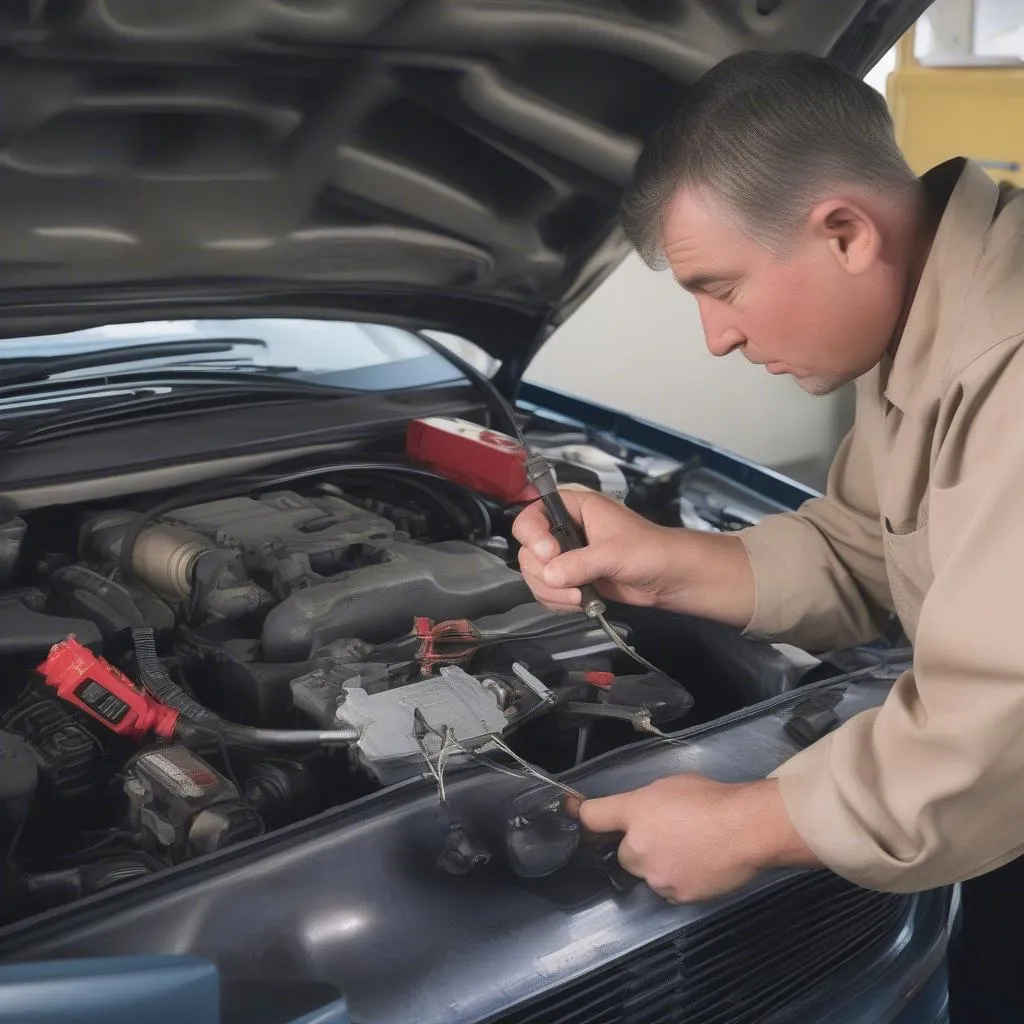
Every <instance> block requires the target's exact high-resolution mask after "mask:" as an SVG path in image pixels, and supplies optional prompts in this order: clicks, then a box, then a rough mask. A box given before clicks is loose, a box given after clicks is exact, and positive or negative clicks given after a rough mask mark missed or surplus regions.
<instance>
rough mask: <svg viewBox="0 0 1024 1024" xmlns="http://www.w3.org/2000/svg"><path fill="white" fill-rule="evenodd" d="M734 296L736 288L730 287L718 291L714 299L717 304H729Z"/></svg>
mask: <svg viewBox="0 0 1024 1024" xmlns="http://www.w3.org/2000/svg"><path fill="white" fill-rule="evenodd" d="M735 294H736V286H735V285H732V286H731V287H729V288H722V289H719V291H718V294H717V295H715V298H716V299H718V300H719V302H731V301H732V299H733V296H734V295H735Z"/></svg>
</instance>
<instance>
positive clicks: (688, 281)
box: [675, 274, 731, 292]
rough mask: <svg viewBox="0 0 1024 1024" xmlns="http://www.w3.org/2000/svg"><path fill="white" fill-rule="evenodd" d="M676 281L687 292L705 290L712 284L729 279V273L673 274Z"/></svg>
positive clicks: (721, 282)
mask: <svg viewBox="0 0 1024 1024" xmlns="http://www.w3.org/2000/svg"><path fill="white" fill-rule="evenodd" d="M675 279H676V283H677V284H678V285H679V287H680V288H685V289H686V290H687V291H688V292H703V291H707V290H708V288H710V287H711V286H712V285H716V284H723V283H724V282H726V281H728V280H730V279H731V275H729V274H695V275H694V276H693V277H680V276H679V275H678V274H676V275H675Z"/></svg>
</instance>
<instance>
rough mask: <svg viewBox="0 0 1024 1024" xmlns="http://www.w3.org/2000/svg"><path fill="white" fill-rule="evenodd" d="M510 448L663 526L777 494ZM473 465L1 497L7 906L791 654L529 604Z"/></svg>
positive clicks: (681, 468) (652, 620)
mask: <svg viewBox="0 0 1024 1024" xmlns="http://www.w3.org/2000/svg"><path fill="white" fill-rule="evenodd" d="M442 426H443V427H444V429H455V430H456V432H463V433H465V432H469V434H471V435H472V434H473V432H474V431H480V430H481V429H482V428H478V427H476V426H475V425H473V424H466V423H461V422H459V421H454V427H453V424H452V423H448V424H443V425H442ZM486 433H487V435H488V436H487V437H484V438H483V443H484V444H485V445H490V446H491V447H492V448H494V449H505V448H509V447H510V444H509V441H510V439H507V438H502V437H501V436H498V435H495V434H494V432H493V431H491V432H486ZM530 442H531V445H534V446H536V448H537V449H538V450H541V451H544V452H545V454H546V455H547V457H548V459H549V460H550V461H551V463H552V465H553V466H554V467H555V469H556V472H557V475H558V478H559V481H560V482H564V483H569V482H573V483H578V484H581V485H584V486H589V487H592V488H594V489H597V490H601V491H603V492H605V493H607V494H609V495H610V496H612V497H614V498H615V499H616V500H620V501H624V502H625V503H627V504H628V505H630V506H631V507H633V508H634V509H635V510H637V511H639V512H641V513H642V514H644V515H646V516H648V517H649V518H651V519H653V520H655V521H658V522H661V523H663V524H666V525H685V526H688V527H690V528H694V529H707V530H725V529H735V528H737V527H739V526H743V525H747V524H748V523H750V522H754V521H756V520H757V518H758V516H759V515H761V514H764V513H766V512H768V511H772V509H771V508H770V507H768V506H766V505H765V504H764V503H763V502H762V501H761V500H760V499H759V498H758V497H757V495H756V494H755V492H753V491H750V492H747V491H746V490H745V489H744V488H741V487H739V485H735V484H733V483H731V482H730V481H728V480H727V479H725V478H718V477H717V476H716V474H714V473H711V472H710V471H708V470H707V469H706V467H702V466H699V465H683V464H680V463H677V462H673V461H672V460H670V459H664V458H661V457H653V456H651V455H649V454H645V453H643V452H639V451H627V450H626V449H622V448H618V447H616V446H614V445H605V446H598V445H595V444H593V443H592V439H591V438H588V437H585V436H577V435H575V434H574V433H573V432H572V431H564V430H556V429H550V428H549V429H544V430H539V431H538V432H536V433H534V434H531V437H530ZM471 461H472V460H469V461H467V460H466V459H465V458H460V461H459V462H458V463H457V465H455V467H454V468H451V467H450V469H451V471H449V472H445V471H443V470H440V471H439V468H438V466H437V465H431V464H430V460H429V458H428V457H427V456H425V455H424V454H423V453H419V457H418V458H410V457H408V455H393V456H391V457H388V458H380V457H378V458H377V459H375V460H353V461H351V462H346V463H334V464H313V465H307V466H303V467H301V468H296V469H294V470H293V471H292V472H291V473H289V475H287V476H280V477H276V478H269V477H268V478H259V479H244V480H242V479H235V480H225V481H222V482H217V483H214V484H204V485H203V486H202V488H196V489H193V490H188V491H184V490H183V491H178V492H176V493H174V494H170V495H166V494H164V495H160V496H154V495H152V494H149V495H139V496H135V497H131V498H127V499H122V500H119V501H118V502H116V503H114V502H109V503H105V504H102V505H85V506H82V507H74V506H62V507H59V508H45V509H38V510H34V511H29V512H25V513H23V514H20V515H8V516H7V517H6V518H5V519H4V521H3V522H2V523H0V663H2V665H3V677H4V685H3V688H2V691H0V758H3V759H4V764H5V771H4V775H3V779H2V781H0V843H2V848H0V849H2V854H3V856H4V858H5V864H6V866H7V868H8V870H6V871H5V872H4V879H5V883H4V884H5V892H4V895H3V902H2V905H3V917H4V920H6V921H11V920H17V919H24V918H26V917H30V916H32V915H34V914H37V913H40V912H42V911H45V910H48V909H52V908H55V907H59V906H62V905H65V904H68V903H71V902H74V901H75V900H78V899H80V898H82V897H85V896H89V895H92V894H95V893H100V892H104V891H107V890H109V889H112V888H115V887H117V886H119V885H123V884H125V883H127V882H131V881H133V880H136V879H140V878H144V877H147V876H149V875H152V874H154V873H157V872H160V871H162V870H164V869H166V868H168V867H171V866H173V865H176V864H180V863H182V862H184V861H188V860H192V859H194V858H197V857H201V856H205V855H208V854H211V853H215V852H216V851H218V850H222V849H224V848H226V847H229V846H232V845H235V844H237V843H239V842H242V841H244V840H248V839H252V838H255V837H258V836H260V835H262V834H265V833H267V832H270V831H274V830H277V829H280V828H283V827H286V826H288V825H290V824H292V823H295V822H298V821H302V820H304V819H307V818H309V817H311V816H314V815H316V814H317V813H319V812H321V811H323V810H325V809H327V808H330V807H334V806H337V805H339V804H343V803H346V802H349V801H352V800H355V799H358V798H360V797H365V796H369V795H371V794H373V793H376V792H379V791H381V790H382V789H384V788H386V787H388V786H392V785H394V784H396V783H402V782H405V781H406V780H409V779H415V778H418V777H424V776H429V775H431V774H434V775H435V778H436V772H435V768H436V766H437V764H438V763H440V761H441V760H443V761H444V763H445V767H446V769H447V771H448V772H453V771H459V770H463V769H466V768H469V767H472V766H473V765H474V764H479V763H481V762H487V763H491V764H498V765H499V770H500V759H501V756H502V751H505V752H506V753H508V754H510V755H511V756H513V757H514V758H523V759H527V760H528V761H529V762H530V763H532V764H536V765H538V766H540V767H541V769H542V770H543V771H545V772H548V773H554V772H558V771H562V770H564V769H566V768H568V767H571V766H573V765H574V764H579V763H581V762H582V761H583V760H586V759H589V758H590V757H593V756H595V755H598V754H601V753H603V752H606V751H608V750H611V749H614V748H616V747H618V746H622V745H623V744H626V743H631V742H635V741H637V740H639V739H642V738H644V737H647V736H649V735H650V734H651V733H652V732H655V733H656V732H658V731H662V730H672V729H677V728H679V727H680V726H681V725H684V724H691V723H696V722H699V721H702V720H708V719H710V718H712V717H715V716H717V715H718V714H721V713H722V712H723V711H729V710H736V709H737V708H739V707H742V706H744V705H745V704H749V703H753V702H754V701H755V700H757V699H762V698H763V697H766V696H769V695H771V694H773V693H775V692H780V691H781V690H785V689H789V688H792V687H793V686H795V685H798V684H799V682H800V681H801V680H802V679H803V678H804V677H805V676H806V674H807V672H808V670H809V667H810V666H811V665H813V663H814V659H809V658H801V657H800V656H799V655H797V656H796V657H794V656H791V655H787V654H784V653H781V652H780V651H779V650H777V649H776V648H774V647H771V646H769V645H763V644H757V643H754V642H751V641H747V640H743V639H741V638H739V637H737V636H735V634H733V633H732V632H731V631H724V630H716V629H715V628H712V627H710V626H702V625H700V624H689V625H686V624H681V623H680V622H674V623H673V625H672V626H671V628H669V629H666V628H665V627H664V624H663V623H661V622H660V621H659V620H658V618H657V616H655V615H653V614H652V615H647V616H645V615H644V614H642V613H641V612H639V611H638V610H636V609H618V608H613V609H611V610H610V611H609V618H610V620H611V623H612V627H613V629H614V631H615V633H616V634H617V635H618V638H619V642H618V643H616V642H613V639H612V638H611V637H609V636H608V635H606V634H605V633H604V632H603V631H602V630H601V629H600V628H598V626H597V625H596V624H595V622H594V621H593V620H592V619H590V618H588V617H587V616H586V615H584V614H582V613H580V614H571V615H565V614H559V613H553V612H550V611H548V610H546V609H545V608H544V607H542V606H541V605H539V604H537V603H535V602H533V601H532V600H531V594H530V591H529V589H528V587H527V586H526V584H525V582H524V581H523V579H522V577H521V576H520V574H519V572H518V571H517V568H516V565H517V550H516V547H515V542H514V541H513V539H512V536H511V525H512V522H513V521H514V519H515V516H516V514H517V513H518V512H519V511H520V510H521V509H522V507H524V504H525V503H526V502H528V501H529V500H532V499H531V498H530V495H529V494H528V493H527V492H526V491H523V490H522V487H521V485H522V481H518V482H515V481H513V485H512V486H511V490H509V484H508V481H505V480H499V479H498V477H499V476H500V474H497V475H495V473H494V472H491V471H494V470H495V467H496V466H497V468H498V469H502V471H504V470H503V467H502V466H500V465H498V464H497V463H495V462H494V461H490V462H487V463H486V468H487V469H488V471H489V472H491V477H490V478H488V479H484V478H483V477H480V476H479V474H478V475H476V476H474V475H473V474H474V470H473V466H471V465H470V464H469V463H470V462H471ZM481 465H483V464H481ZM485 475H486V474H485ZM741 492H742V493H741ZM631 644H636V647H637V650H638V651H654V652H656V663H657V664H658V665H660V666H661V667H662V669H663V671H659V672H649V671H645V670H644V669H643V668H642V667H641V666H638V665H637V664H636V663H635V662H634V661H632V660H631V659H630V658H629V657H628V656H627V654H626V653H624V647H628V646H629V645H631ZM652 656H654V655H652ZM716 676H717V677H718V678H714V677H716ZM452 744H454V746H453V745H452ZM495 757H497V758H498V761H495V760H494V759H495ZM506 764H507V761H506ZM440 785H441V784H440V783H439V786H440ZM442 793H443V787H442ZM486 856H487V854H486V851H482V850H480V849H478V848H477V847H476V846H475V844H474V840H473V837H472V836H469V835H467V834H464V833H463V832H460V831H459V828H458V827H457V826H456V825H453V824H452V823H451V822H449V825H448V827H447V831H446V832H445V833H444V834H443V835H442V836H440V837H439V848H438V866H439V867H440V868H441V869H442V870H446V871H448V872H450V873H455V874H460V873H464V872H466V871H469V870H471V869H472V867H473V866H474V864H475V863H477V862H478V861H479V860H480V859H486Z"/></svg>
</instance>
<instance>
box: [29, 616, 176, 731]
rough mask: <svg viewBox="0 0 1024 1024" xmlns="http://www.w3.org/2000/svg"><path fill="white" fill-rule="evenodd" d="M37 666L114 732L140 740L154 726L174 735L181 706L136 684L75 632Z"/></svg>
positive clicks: (64, 695)
mask: <svg viewBox="0 0 1024 1024" xmlns="http://www.w3.org/2000/svg"><path fill="white" fill-rule="evenodd" d="M38 671H39V672H40V673H41V674H42V677H43V678H44V679H45V680H46V682H47V683H48V684H49V685H50V686H52V687H53V688H54V689H55V690H56V691H57V695H58V696H59V697H60V698H61V699H62V700H66V701H67V702H68V703H69V704H74V705H75V707H76V708H79V709H80V710H81V711H84V712H85V713H86V714H87V715H90V716H91V717H92V718H95V719H96V721H97V722H101V723H102V724H103V725H105V726H106V727H107V728H108V729H110V731H111V732H116V733H118V735H120V736H127V737H129V738H131V739H137V740H141V739H143V738H144V737H145V736H147V735H148V734H149V733H151V732H155V733H156V734H157V735H158V736H163V737H164V739H168V740H169V739H172V738H173V737H174V729H175V726H176V725H177V724H178V712H177V711H176V710H175V709H174V708H169V707H167V705H165V704H161V703H160V702H159V701H158V700H157V699H156V698H155V697H153V696H151V695H150V694H148V693H147V692H146V691H145V690H143V689H141V688H140V687H138V686H136V685H135V683H133V682H132V681H131V680H130V679H129V678H128V677H127V676H126V675H125V674H124V673H123V672H119V671H118V670H117V669H116V668H114V666H113V665H111V664H110V662H108V661H104V660H103V659H102V658H101V657H99V656H98V655H96V654H93V653H92V651H90V650H89V649H88V648H87V647H83V646H82V645H81V644H80V643H79V642H78V641H77V640H76V639H75V638H74V637H73V636H69V637H68V638H67V639H66V640H62V641H61V642H60V643H59V644H54V645H53V647H51V648H50V654H49V656H48V657H47V659H46V661H44V662H43V663H42V665H40V666H39V669H38Z"/></svg>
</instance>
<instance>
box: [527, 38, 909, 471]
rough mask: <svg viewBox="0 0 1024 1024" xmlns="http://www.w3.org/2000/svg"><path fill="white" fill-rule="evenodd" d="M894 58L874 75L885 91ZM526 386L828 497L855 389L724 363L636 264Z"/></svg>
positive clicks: (657, 278)
mask: <svg viewBox="0 0 1024 1024" xmlns="http://www.w3.org/2000/svg"><path fill="white" fill-rule="evenodd" d="M894 63H895V56H894V54H893V53H889V54H887V55H886V56H885V58H884V59H883V60H882V61H880V62H879V64H878V65H877V66H876V67H875V68H874V69H873V70H872V72H871V73H870V74H869V75H868V76H867V80H868V81H869V82H870V83H871V84H872V85H873V86H874V87H875V88H876V89H878V90H879V91H884V89H885V78H886V76H887V75H888V73H889V71H891V70H892V68H893V66H894ZM526 379H527V380H531V381H534V382H536V383H538V384H543V385H547V386H548V387H553V388H558V389H559V390H564V391H571V392H573V393H574V394H577V395H580V396H581V397H583V398H588V399H590V400H591V401H595V402H600V403H601V404H603V405H607V406H611V407H612V408H615V409H619V410H621V411H623V412H626V413H630V414H632V415H635V416H639V417H642V418H643V419H647V420H653V421H656V422H659V423H662V424H665V425H666V426H670V427H672V428H674V429H676V430H680V431H682V432H684V433H687V434H690V435H691V436H695V437H698V438H700V439H702V440H705V441H709V442H711V443H712V444H715V445H718V446H720V447H723V448H727V449H729V450H730V451H734V452H737V453H738V454H740V455H743V456H745V457H747V458H750V459H754V460H756V461H757V462H760V463H764V464H766V465H768V466H771V467H772V468H773V469H778V470H779V471H780V472H784V473H786V474H788V475H790V476H793V477H794V478H796V479H798V480H802V481H803V482H805V483H807V484H809V485H811V486H812V487H818V488H822V487H823V486H824V482H825V478H826V475H827V470H828V466H829V463H830V462H831V460H832V456H833V455H834V454H835V450H836V447H837V446H838V444H839V442H840V441H841V440H842V438H843V436H844V434H845V433H846V431H847V430H848V429H849V426H850V424H851V422H852V410H853V399H852V394H851V393H850V389H844V390H843V391H842V392H840V393H838V394H835V395H830V396H828V397H826V398H812V397H810V396H808V395H806V394H804V392H802V391H800V389H799V388H798V387H797V386H796V385H795V384H794V383H793V381H792V380H790V379H789V378H780V377H772V376H770V375H769V374H768V373H766V371H765V370H764V369H762V368H760V367H756V366H752V365H751V364H749V363H747V361H746V360H745V359H744V358H743V357H742V356H741V355H739V354H738V353H737V354H734V355H732V356H731V357H727V358H724V359H715V358H713V357H712V356H711V355H710V354H709V353H708V351H707V349H706V348H705V346H704V337H703V333H702V331H701V327H700V320H699V319H698V316H697V306H696V303H695V302H694V300H693V299H692V297H690V296H689V295H687V294H686V293H685V292H683V291H682V289H680V288H679V286H678V285H676V284H675V282H674V281H673V280H672V277H671V275H670V274H669V273H667V272H661V273H654V272H653V271H650V270H648V269H647V267H645V266H644V264H643V263H641V261H640V260H639V259H637V258H636V257H630V258H629V259H627V260H626V261H625V262H624V263H623V264H622V266H620V267H619V268H618V269H617V270H616V271H615V273H614V274H612V276H611V277H610V278H609V279H608V280H607V281H605V282H604V284H602V285H601V287H600V288H598V290H597V291H596V292H595V293H594V294H593V295H592V296H591V297H590V298H589V299H588V300H587V302H586V303H585V304H584V305H583V306H582V307H581V308H580V309H579V310H578V311H577V312H576V313H575V315H573V316H572V317H571V318H570V320H569V321H568V322H567V323H566V324H565V326H564V327H562V328H561V329H560V330H559V331H558V333H557V334H556V335H555V336H554V337H552V338H551V339H549V341H548V342H547V343H546V344H545V345H544V347H543V348H542V349H541V351H540V354H539V355H538V356H537V359H536V360H535V361H534V363H533V364H532V365H531V366H530V368H529V371H528V373H527V375H526Z"/></svg>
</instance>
